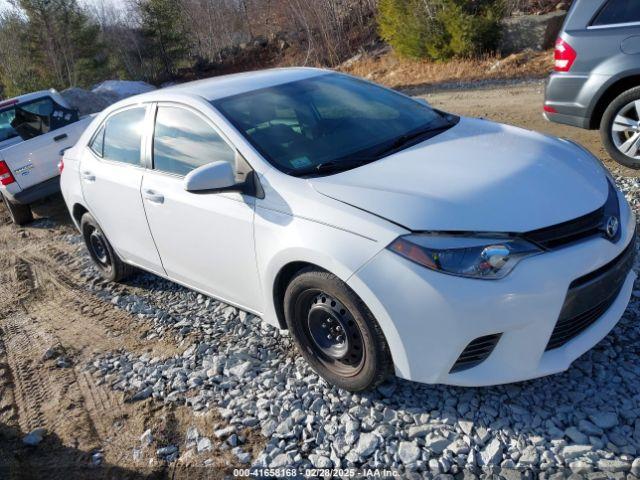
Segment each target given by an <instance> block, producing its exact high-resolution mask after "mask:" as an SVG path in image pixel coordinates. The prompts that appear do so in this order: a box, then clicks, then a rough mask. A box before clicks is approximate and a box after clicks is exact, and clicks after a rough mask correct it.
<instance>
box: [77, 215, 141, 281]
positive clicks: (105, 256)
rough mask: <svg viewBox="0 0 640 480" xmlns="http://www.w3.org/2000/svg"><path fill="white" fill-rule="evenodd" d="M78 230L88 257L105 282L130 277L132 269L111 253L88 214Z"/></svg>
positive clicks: (109, 247) (109, 246) (84, 216)
mask: <svg viewBox="0 0 640 480" xmlns="http://www.w3.org/2000/svg"><path fill="white" fill-rule="evenodd" d="M80 230H81V231H82V236H83V238H84V243H85V245H86V246H87V250H89V256H90V257H91V259H92V260H93V262H94V263H95V264H96V266H97V267H98V270H99V271H100V274H101V275H102V277H103V278H104V279H105V280H108V281H110V282H117V281H120V280H124V279H125V278H127V277H128V276H130V275H131V274H132V273H133V271H134V268H133V267H132V266H130V265H128V264H126V263H124V262H123V261H122V260H120V257H118V255H117V254H116V253H115V252H114V251H113V248H112V247H111V244H110V243H109V240H107V237H106V236H105V235H104V233H103V232H102V230H101V229H100V226H99V225H98V222H96V221H95V219H94V218H93V217H92V216H91V214H90V213H85V214H84V215H83V216H82V219H81V220H80Z"/></svg>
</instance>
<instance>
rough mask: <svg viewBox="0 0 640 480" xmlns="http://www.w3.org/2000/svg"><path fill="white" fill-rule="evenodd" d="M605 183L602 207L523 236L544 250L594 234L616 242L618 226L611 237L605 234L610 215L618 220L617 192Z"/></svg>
mask: <svg viewBox="0 0 640 480" xmlns="http://www.w3.org/2000/svg"><path fill="white" fill-rule="evenodd" d="M607 183H608V185H609V194H608V196H607V200H606V202H605V203H604V205H603V206H602V207H600V208H598V209H597V210H595V211H593V212H591V213H588V214H586V215H583V216H582V217H578V218H576V219H574V220H569V221H568V222H563V223H558V224H556V225H552V226H550V227H545V228H540V229H538V230H532V231H530V232H527V233H525V234H524V235H523V237H524V238H525V239H527V240H529V241H530V242H533V243H536V244H537V245H539V246H541V247H542V248H544V249H546V250H553V249H554V248H559V247H563V246H565V245H568V244H571V243H573V242H577V241H579V240H583V239H586V238H590V237H594V236H596V235H598V236H604V237H605V238H607V239H608V240H610V241H612V242H617V241H618V240H619V239H620V229H619V228H618V230H617V232H616V233H615V234H614V235H613V237H607V236H606V234H605V230H606V227H605V226H606V223H607V221H609V219H610V218H611V217H615V218H616V219H617V220H618V221H619V220H620V203H619V202H618V194H617V193H616V189H615V187H614V186H613V185H612V184H611V182H607Z"/></svg>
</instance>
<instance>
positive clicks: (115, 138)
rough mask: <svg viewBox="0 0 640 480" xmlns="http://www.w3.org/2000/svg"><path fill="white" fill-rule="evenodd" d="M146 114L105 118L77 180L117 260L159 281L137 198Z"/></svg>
mask: <svg viewBox="0 0 640 480" xmlns="http://www.w3.org/2000/svg"><path fill="white" fill-rule="evenodd" d="M147 114H148V107H147V106H140V105H136V106H133V107H128V108H125V109H122V110H118V111H116V112H115V113H113V114H111V115H110V116H109V117H108V118H107V119H106V121H105V122H104V123H103V124H102V126H101V127H100V128H99V129H98V131H97V132H96V134H95V135H94V137H93V139H92V140H91V142H90V144H89V148H85V149H84V153H83V157H82V159H81V163H80V178H81V182H82V192H83V195H84V199H85V201H86V202H87V207H88V208H89V210H90V211H91V213H92V215H93V216H94V217H95V219H96V220H97V222H98V224H99V225H100V227H101V228H102V230H103V232H104V233H105V235H106V236H107V238H108V239H109V242H110V243H111V244H112V245H113V247H114V248H115V250H116V252H118V254H119V255H120V257H121V258H123V259H124V260H127V261H129V262H131V263H133V264H135V265H138V266H140V267H143V268H145V269H147V270H150V271H152V272H155V273H159V274H161V275H163V274H164V273H165V272H164V269H163V268H162V264H161V262H160V256H159V255H158V251H157V249H156V246H155V244H154V242H153V238H152V237H151V232H150V231H149V225H148V224H147V220H146V217H145V213H144V207H143V205H142V197H141V196H140V187H141V185H142V178H143V176H144V173H145V168H144V162H143V158H144V155H143V152H142V145H143V138H145V136H146V132H145V130H146V129H147V127H148V126H150V124H149V123H145V122H150V121H151V119H150V118H147Z"/></svg>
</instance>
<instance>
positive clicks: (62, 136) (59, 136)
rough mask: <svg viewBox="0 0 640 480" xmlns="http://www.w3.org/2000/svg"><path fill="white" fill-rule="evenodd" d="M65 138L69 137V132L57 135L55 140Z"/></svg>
mask: <svg viewBox="0 0 640 480" xmlns="http://www.w3.org/2000/svg"><path fill="white" fill-rule="evenodd" d="M65 138H67V134H66V133H61V134H60V135H56V136H55V137H53V141H54V142H59V141H60V140H64V139H65Z"/></svg>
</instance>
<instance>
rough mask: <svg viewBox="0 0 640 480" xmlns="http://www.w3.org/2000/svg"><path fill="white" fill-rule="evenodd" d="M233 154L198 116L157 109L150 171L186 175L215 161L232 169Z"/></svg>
mask: <svg viewBox="0 0 640 480" xmlns="http://www.w3.org/2000/svg"><path fill="white" fill-rule="evenodd" d="M234 159H235V152H234V150H232V149H231V148H230V147H229V145H227V143H226V142H225V141H224V140H223V139H222V138H221V137H220V135H218V134H217V133H216V131H215V130H214V129H213V128H212V127H211V126H210V125H209V124H208V123H207V122H206V121H205V120H204V119H203V118H201V117H200V116H199V115H197V114H195V113H193V112H191V111H189V110H185V109H184V108H179V107H158V113H157V116H156V128H155V131H154V134H153V168H154V169H156V170H161V171H163V172H169V173H175V174H177V175H186V174H187V173H189V172H190V171H191V170H193V169H194V168H198V167H200V166H202V165H206V164H207V163H211V162H214V161H225V162H229V163H231V164H232V165H234Z"/></svg>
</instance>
